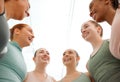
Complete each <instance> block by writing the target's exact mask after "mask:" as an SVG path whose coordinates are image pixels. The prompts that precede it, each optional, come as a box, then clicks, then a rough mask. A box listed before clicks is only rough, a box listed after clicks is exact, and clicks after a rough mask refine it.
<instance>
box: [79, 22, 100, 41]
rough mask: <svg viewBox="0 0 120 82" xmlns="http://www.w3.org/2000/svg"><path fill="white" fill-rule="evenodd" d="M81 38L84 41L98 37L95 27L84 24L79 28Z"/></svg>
mask: <svg viewBox="0 0 120 82" xmlns="http://www.w3.org/2000/svg"><path fill="white" fill-rule="evenodd" d="M81 33H82V37H83V38H84V39H85V40H86V41H90V40H92V39H94V36H96V35H98V29H97V27H96V26H95V25H94V24H93V23H91V22H89V21H88V22H85V23H84V24H83V25H82V27H81Z"/></svg>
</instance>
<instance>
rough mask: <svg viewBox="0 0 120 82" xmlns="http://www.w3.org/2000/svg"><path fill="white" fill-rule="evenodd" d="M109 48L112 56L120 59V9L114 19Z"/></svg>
mask: <svg viewBox="0 0 120 82" xmlns="http://www.w3.org/2000/svg"><path fill="white" fill-rule="evenodd" d="M109 47H110V51H111V53H112V55H113V56H114V57H116V58H118V59H120V9H117V10H116V14H115V16H114V19H113V23H112V28H111V37H110V46H109Z"/></svg>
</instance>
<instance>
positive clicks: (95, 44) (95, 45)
mask: <svg viewBox="0 0 120 82" xmlns="http://www.w3.org/2000/svg"><path fill="white" fill-rule="evenodd" d="M102 42H103V40H102V38H96V39H94V40H93V41H91V44H92V47H93V50H95V49H98V48H99V47H100V46H101V44H102Z"/></svg>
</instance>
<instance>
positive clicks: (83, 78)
mask: <svg viewBox="0 0 120 82" xmlns="http://www.w3.org/2000/svg"><path fill="white" fill-rule="evenodd" d="M62 60H63V64H64V65H65V66H66V75H65V76H64V78H62V79H61V80H60V81H59V82H91V81H90V79H89V77H88V76H87V75H86V74H84V73H82V72H79V71H77V69H76V66H77V65H78V62H79V60H80V57H79V55H78V53H77V52H76V51H75V50H73V49H67V50H65V52H64V53H63V59H62Z"/></svg>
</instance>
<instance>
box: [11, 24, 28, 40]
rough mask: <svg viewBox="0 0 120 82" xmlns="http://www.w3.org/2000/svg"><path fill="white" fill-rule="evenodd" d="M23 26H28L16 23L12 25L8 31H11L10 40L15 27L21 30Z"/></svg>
mask: <svg viewBox="0 0 120 82" xmlns="http://www.w3.org/2000/svg"><path fill="white" fill-rule="evenodd" d="M25 26H28V25H27V24H16V25H14V26H13V27H12V28H11V29H10V33H11V35H10V40H13V35H14V31H15V29H19V30H21V29H23V28H24V27H25Z"/></svg>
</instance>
